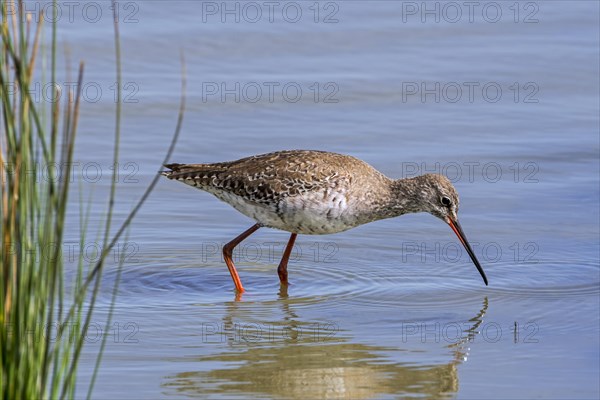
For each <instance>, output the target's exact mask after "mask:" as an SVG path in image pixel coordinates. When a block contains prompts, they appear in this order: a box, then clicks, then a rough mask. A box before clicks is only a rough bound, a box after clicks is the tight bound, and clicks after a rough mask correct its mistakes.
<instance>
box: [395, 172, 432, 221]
mask: <svg viewBox="0 0 600 400" xmlns="http://www.w3.org/2000/svg"><path fill="white" fill-rule="evenodd" d="M420 179H421V177H419V176H417V177H415V178H405V179H396V180H393V181H392V182H391V183H390V191H391V196H390V199H389V205H388V207H389V208H390V210H391V211H392V213H393V214H394V216H399V215H402V214H409V213H416V212H421V211H423V209H422V208H423V207H422V197H423V195H424V193H423V192H422V190H421V189H420V187H421V185H420V184H419V182H420Z"/></svg>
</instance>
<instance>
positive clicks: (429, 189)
mask: <svg viewBox="0 0 600 400" xmlns="http://www.w3.org/2000/svg"><path fill="white" fill-rule="evenodd" d="M412 180H413V183H414V184H413V185H411V186H412V190H413V191H414V192H416V193H415V195H416V197H417V198H418V199H419V210H418V211H425V212H428V213H430V214H432V215H434V216H436V217H438V218H439V219H441V220H442V221H444V222H446V223H447V224H448V225H449V226H450V228H452V230H453V231H454V233H455V234H456V236H458V239H459V240H460V242H461V243H462V244H463V246H464V247H465V249H466V250H467V253H469V256H470V257H471V260H473V263H474V264H475V266H476V267H477V270H478V271H479V273H480V274H481V277H482V278H483V281H484V282H485V284H486V285H487V284H488V280H487V277H486V276H485V272H483V268H482V267H481V264H480V263H479V261H478V260H477V257H476V256H475V253H474V252H473V249H472V248H471V246H470V245H469V242H468V241H467V237H466V236H465V234H464V232H463V230H462V228H461V226H460V224H459V223H458V205H459V200H458V192H457V191H456V189H455V188H454V186H453V185H452V182H450V180H449V179H448V178H446V177H445V176H443V175H438V174H426V175H421V176H418V177H416V178H413V179H412Z"/></svg>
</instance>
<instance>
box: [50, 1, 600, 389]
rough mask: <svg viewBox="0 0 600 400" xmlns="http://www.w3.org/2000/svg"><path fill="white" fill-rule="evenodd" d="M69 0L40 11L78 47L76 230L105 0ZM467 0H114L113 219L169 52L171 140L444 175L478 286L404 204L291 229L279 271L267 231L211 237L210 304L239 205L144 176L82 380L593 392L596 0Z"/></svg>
mask: <svg viewBox="0 0 600 400" xmlns="http://www.w3.org/2000/svg"><path fill="white" fill-rule="evenodd" d="M81 4H82V6H81V7H80V8H78V9H77V10H79V12H81V11H82V10H83V4H88V9H87V12H89V13H90V14H86V16H85V18H84V16H83V14H81V13H79V14H78V11H77V10H76V11H75V14H74V19H73V22H72V23H71V22H69V21H68V19H66V17H63V18H62V20H61V25H60V30H59V38H60V41H61V43H63V44H64V45H65V46H68V49H69V50H68V53H69V57H70V59H71V60H72V61H73V62H76V61H77V60H80V59H82V60H85V62H86V72H85V81H86V84H87V85H88V86H87V87H88V90H89V92H87V94H86V95H87V97H86V98H85V99H84V100H85V101H84V104H83V108H82V114H81V121H80V129H79V135H80V138H79V144H78V149H77V160H78V162H79V163H80V165H79V166H77V167H76V171H75V172H76V176H77V177H78V178H79V179H80V180H81V181H82V188H83V189H84V190H83V193H84V195H85V196H91V197H90V201H92V204H93V207H92V226H91V229H92V230H93V225H94V223H96V221H97V220H98V218H100V217H101V216H102V215H103V213H104V212H105V209H106V208H105V201H106V194H107V187H108V185H109V183H110V179H111V177H110V173H111V172H112V171H111V169H110V168H111V166H112V159H111V154H112V138H113V132H114V109H115V102H114V87H113V86H112V85H114V82H115V71H114V70H115V67H114V46H113V36H112V25H111V19H110V16H109V14H110V9H109V8H108V3H107V2H100V3H94V4H92V5H89V4H91V3H81ZM236 4H237V7H238V8H237V9H236V8H235V7H236ZM256 4H258V5H261V14H260V17H259V16H258V14H255V11H256V10H257V8H256V7H255V5H256ZM285 4H288V5H287V6H285ZM315 4H316V5H317V8H318V10H319V13H318V15H316V14H315V10H316V8H315ZM477 4H478V5H477V6H476V7H475V6H474V7H475V8H474V9H473V10H472V14H471V11H470V9H469V8H468V7H467V6H465V5H464V4H463V3H460V2H459V3H444V2H442V3H436V2H426V3H422V2H395V1H385V2H383V1H373V2H366V1H352V2H318V3H314V2H295V3H280V4H278V5H277V6H273V7H274V10H273V15H272V21H271V20H270V18H271V16H270V14H269V9H268V6H266V5H264V4H262V3H260V2H259V3H244V2H242V3H235V2H230V3H227V5H224V3H221V2H203V3H202V2H192V1H185V2H166V1H152V2H130V3H122V4H121V5H120V7H121V8H120V15H119V19H120V21H121V22H122V23H121V25H120V33H121V45H122V52H123V81H124V84H125V85H126V86H124V96H125V98H124V100H125V102H124V103H123V106H124V108H123V110H124V114H123V124H122V131H123V140H122V147H121V156H120V161H119V165H118V167H117V170H118V171H119V177H118V179H119V186H118V202H117V210H116V211H117V213H116V218H117V220H122V219H123V218H124V215H125V214H126V213H127V212H128V211H129V210H130V209H131V207H132V206H133V205H134V204H135V202H136V200H137V199H138V198H139V196H141V194H142V192H143V190H144V188H145V186H146V185H147V184H148V182H149V181H150V180H151V178H152V177H153V174H154V173H155V171H156V170H157V169H158V168H159V165H160V162H161V161H162V158H163V156H164V153H165V151H166V149H167V147H168V145H169V141H170V138H171V135H172V132H173V130H174V127H175V123H176V118H177V110H178V107H179V100H180V93H181V89H180V88H181V63H180V54H181V53H182V52H183V54H184V55H185V66H186V71H187V73H186V76H187V91H186V93H187V108H186V113H185V120H184V124H183V129H182V133H181V138H180V140H179V143H178V144H177V147H176V150H175V153H174V154H173V156H172V158H171V160H172V161H175V162H213V161H223V160H233V159H237V158H240V157H243V156H247V155H251V154H258V153H264V152H268V151H273V150H280V149H293V148H298V149H300V148H306V149H320V150H329V151H336V152H341V153H348V154H352V155H354V156H357V157H359V158H362V159H364V160H365V161H367V162H369V163H370V164H372V165H373V166H375V167H376V168H378V169H379V170H381V171H382V172H384V173H385V174H387V175H388V176H392V177H396V178H402V177H410V176H414V175H418V174H421V173H427V172H439V173H444V174H446V175H447V176H448V177H449V178H451V179H452V180H453V182H454V184H455V186H456V188H457V190H458V191H459V193H460V195H461V209H460V217H461V221H462V225H463V228H464V229H465V232H466V234H467V236H468V237H469V239H470V240H471V242H472V244H473V247H474V248H475V252H476V254H477V256H478V257H479V258H480V260H481V262H482V264H483V266H484V269H485V270H486V272H487V275H488V278H489V280H490V285H489V286H488V287H485V286H484V285H483V283H482V282H481V279H480V277H479V275H478V273H477V271H476V270H475V268H474V267H473V265H472V264H471V262H470V260H469V258H468V255H467V254H465V252H464V250H462V248H460V247H459V244H458V242H457V240H456V238H455V237H454V236H453V234H452V232H451V231H450V229H448V227H446V226H445V225H444V224H442V223H440V221H438V220H436V219H435V218H433V217H431V216H428V215H424V214H417V215H409V216H403V217H401V218H399V219H393V220H385V221H380V222H376V223H372V224H369V225H366V226H362V227H359V228H356V229H354V230H351V231H348V232H345V233H341V234H336V235H331V236H319V237H313V236H301V237H299V239H298V242H297V243H298V244H297V249H298V250H297V252H296V253H294V254H293V256H292V261H291V262H290V267H289V270H290V281H291V283H292V285H291V286H290V287H289V290H288V291H287V292H285V291H281V290H280V287H279V284H278V280H277V275H276V272H275V270H276V266H277V263H278V259H279V257H280V254H281V251H282V250H283V247H284V245H285V241H286V240H287V234H285V233H283V232H277V231H273V230H269V229H261V230H260V231H259V232H257V233H256V234H255V235H253V236H252V237H251V238H249V239H248V240H247V241H246V242H244V244H243V245H242V246H241V247H240V250H239V253H237V256H236V257H237V258H236V263H237V265H238V270H239V272H240V275H241V278H242V280H243V282H244V285H245V287H246V288H247V290H248V292H247V293H245V294H244V295H243V296H242V298H241V300H240V301H236V299H235V294H234V292H233V285H232V282H231V280H230V278H229V275H228V272H227V269H226V267H225V265H224V263H223V261H222V259H221V257H220V247H221V246H222V245H223V244H224V243H226V242H228V241H229V240H231V239H232V238H233V237H235V236H237V235H238V234H239V233H241V232H242V231H243V230H245V229H247V227H249V226H250V225H251V224H252V221H250V220H248V219H247V218H246V217H244V216H242V215H240V214H238V213H237V212H235V211H234V210H232V209H231V208H230V207H229V206H228V205H226V204H224V203H221V202H219V201H217V200H216V199H214V198H213V197H212V196H211V195H209V194H206V193H202V192H199V191H197V190H194V189H192V188H189V187H186V186H184V185H180V184H178V183H176V182H171V181H167V180H161V181H160V183H159V184H158V186H157V187H156V190H155V191H154V193H153V194H152V196H151V197H150V198H149V200H148V201H147V202H146V204H145V205H144V208H143V209H142V211H141V212H140V214H139V216H138V217H137V218H136V220H135V223H134V224H133V226H132V228H131V230H130V231H129V236H128V238H127V239H125V238H124V239H122V240H121V241H120V245H121V246H123V245H125V252H126V254H127V256H126V259H125V264H124V267H123V271H122V280H121V285H120V290H119V297H118V300H117V307H116V311H115V316H114V319H113V325H112V326H113V329H111V331H110V332H108V333H107V334H110V335H111V337H110V338H109V341H108V344H107V348H106V353H105V356H104V360H103V364H102V365H103V367H102V369H101V372H100V374H99V378H98V382H97V384H96V387H95V391H94V393H95V396H94V397H97V398H105V397H124V396H126V395H127V396H130V395H131V394H134V397H136V398H137V397H140V398H142V397H153V398H156V397H164V398H172V397H179V396H185V397H190V396H199V395H200V396H205V397H211V398H213V397H214V398H248V397H257V398H341V397H346V398H399V397H400V398H404V397H426V398H445V397H450V398H455V397H456V398H533V397H536V398H590V399H592V398H598V396H599V395H600V387H599V386H600V384H599V379H598V376H599V372H600V371H599V369H600V368H599V354H600V346H599V342H598V332H599V327H600V326H599V312H598V309H599V294H600V290H599V284H600V275H599V274H600V269H599V253H600V246H599V239H600V230H599V224H600V220H599V219H600V216H599V197H600V196H599V194H600V193H599V192H600V186H599V185H600V184H599V182H600V180H599V172H600V164H599V151H600V143H599V131H600V128H599V109H600V106H599V76H600V75H599V73H598V72H599V67H600V65H599V56H598V54H599V6H598V3H597V2H593V1H551V2H516V3H515V2H504V1H503V2H496V3H489V2H481V3H477ZM284 6H285V7H287V8H285V12H284V11H283V9H284ZM98 7H99V9H100V10H101V15H100V17H99V19H98V21H97V22H92V20H94V19H95V18H96V17H93V15H96V14H93V15H92V11H95V10H96V8H98ZM126 7H127V8H126ZM223 7H230V8H228V10H233V11H232V13H227V12H225V11H226V10H224V9H223ZM424 7H427V9H425V8H424ZM436 7H437V8H436ZM457 7H458V8H457ZM297 10H301V12H302V15H301V16H299V17H298V15H297V14H296V13H295V11H297ZM427 10H433V11H431V12H428V11H427ZM484 10H485V11H484ZM498 10H500V12H501V14H497V13H496V12H497V11H498ZM517 10H518V13H517ZM456 12H460V14H456ZM91 16H92V17H93V18H92V17H91ZM236 18H238V19H239V22H236ZM296 18H299V19H298V21H297V22H292V21H294V20H295V19H296ZM315 18H316V21H317V22H315ZM436 18H439V22H438V21H436ZM255 20H256V21H255ZM223 21H224V22H223ZM65 79H66V78H65ZM98 89H100V90H98ZM112 167H114V166H112ZM97 172H101V173H102V174H101V176H100V175H98V173H97ZM72 201H73V207H72V209H71V210H72V211H71V216H72V219H73V222H72V227H73V228H72V229H71V230H70V232H69V240H72V241H77V239H78V235H79V232H78V230H77V229H76V226H77V225H76V223H77V222H76V216H77V213H78V198H77V197H76V196H74V197H73V200H72ZM90 242H92V243H91V244H92V245H93V240H92V239H90ZM117 258H118V257H117ZM107 268H108V269H107V271H106V273H105V281H106V284H105V286H104V289H103V291H102V296H101V299H100V306H99V309H98V312H97V313H96V314H95V317H94V319H95V320H97V322H95V323H96V324H97V326H98V327H100V326H102V323H103V321H104V317H105V315H106V312H107V310H108V304H109V302H110V294H111V286H110V285H111V283H112V282H113V281H114V278H115V276H116V270H117V263H116V262H114V261H113V262H112V263H109V265H108V267H107ZM92 336H94V335H92ZM95 340H96V338H95V337H91V338H90V340H89V346H88V347H87V348H86V353H85V354H84V358H83V360H82V364H81V376H80V381H81V385H80V393H84V392H85V391H84V389H85V388H86V386H87V384H88V381H89V376H90V373H91V370H92V367H93V361H94V358H93V355H94V353H95V351H96V350H97V347H98V343H97V342H95Z"/></svg>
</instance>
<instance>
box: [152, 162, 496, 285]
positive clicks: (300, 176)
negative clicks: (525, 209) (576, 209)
mask: <svg viewBox="0 0 600 400" xmlns="http://www.w3.org/2000/svg"><path fill="white" fill-rule="evenodd" d="M165 167H166V168H168V169H169V170H170V171H162V172H161V173H162V174H163V175H164V176H166V177H167V178H169V179H173V180H177V181H180V182H183V183H185V184H187V185H190V186H193V187H195V188H198V189H201V190H204V191H206V192H209V193H212V194H213V195H214V196H216V197H217V198H218V199H220V200H222V201H224V202H226V203H228V204H229V205H231V206H232V207H233V208H235V209H236V210H238V211H239V212H241V213H242V214H244V215H246V216H248V217H250V218H252V219H254V220H255V221H256V224H255V225H253V226H252V227H251V228H250V229H248V230H246V231H245V232H243V233H242V234H241V235H239V236H238V237H236V238H235V239H233V240H232V241H231V242H229V243H227V244H226V245H225V246H224V247H223V258H224V259H225V263H226V264H227V268H229V272H230V273H231V278H232V279H233V282H234V284H235V288H236V290H237V291H238V292H239V293H242V292H243V291H244V287H243V286H242V281H241V280H240V277H239V275H238V273H237V270H236V269H235V265H234V264H233V259H232V253H233V249H234V248H235V246H237V245H238V244H240V243H241V242H242V241H243V240H244V239H246V238H247V237H248V236H250V235H251V234H252V233H254V232H256V230H257V229H258V228H260V227H269V228H275V229H280V230H283V231H287V232H290V233H291V236H290V239H289V242H288V244H287V246H286V248H285V251H284V252H283V257H282V259H281V262H280V263H279V267H278V268H277V273H278V274H279V279H280V281H281V283H282V284H284V285H287V284H288V273H287V264H288V260H289V257H290V254H291V252H292V248H293V246H294V242H295V240H296V236H297V235H298V234H305V235H323V234H328V233H337V232H343V231H345V230H348V229H350V228H354V227H356V226H359V225H362V224H366V223H368V222H372V221H377V220H380V219H384V218H392V217H398V216H400V215H403V214H408V213H416V212H428V213H430V214H432V215H434V216H436V217H438V218H440V219H441V220H443V221H445V222H446V223H447V224H448V225H450V228H452V230H453V231H454V233H456V235H457V236H458V239H459V240H460V241H461V243H462V244H463V246H464V247H465V249H466V250H467V253H469V256H470V257H471V259H472V260H473V263H474V264H475V266H476V267H477V270H478V271H479V273H480V274H481V277H482V278H483V281H484V282H485V284H486V285H487V284H488V281H487V277H486V276H485V272H484V271H483V268H481V264H479V261H478V260H477V257H475V254H474V253H473V250H472V249H471V246H470V245H469V242H468V241H467V238H466V237H465V234H464V233H463V230H462V228H461V226H460V224H459V223H458V217H457V212H458V193H457V192H456V189H454V186H452V183H450V181H449V180H448V178H446V177H445V176H442V175H437V174H425V175H421V176H417V177H415V178H406V179H396V180H394V179H390V178H388V177H386V176H385V175H383V174H382V173H381V172H379V171H377V170H376V169H375V168H373V167H372V166H370V165H369V164H367V163H366V162H364V161H361V160H359V159H357V158H355V157H352V156H347V155H342V154H336V153H329V152H325V151H316V150H289V151H278V152H274V153H268V154H261V155H256V156H252V157H247V158H242V159H240V160H237V161H230V162H222V163H214V164H167V165H165Z"/></svg>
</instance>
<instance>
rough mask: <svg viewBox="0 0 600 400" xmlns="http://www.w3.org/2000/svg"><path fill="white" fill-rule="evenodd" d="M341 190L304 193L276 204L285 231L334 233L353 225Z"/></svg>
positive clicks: (320, 233) (353, 222) (311, 233)
mask: <svg viewBox="0 0 600 400" xmlns="http://www.w3.org/2000/svg"><path fill="white" fill-rule="evenodd" d="M350 211H351V210H350V207H349V205H348V203H347V200H346V196H345V195H344V193H340V192H338V193H324V192H315V193H312V192H311V193H304V194H302V195H298V196H291V197H287V198H286V199H285V200H283V201H282V202H281V203H280V215H281V216H282V220H283V222H284V224H285V226H286V227H287V229H286V230H289V231H292V232H295V233H303V234H306V235H324V234H328V233H337V232H342V231H345V230H348V229H350V228H353V227H355V226H356V225H357V223H356V220H355V219H354V218H353V213H352V212H350Z"/></svg>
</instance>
